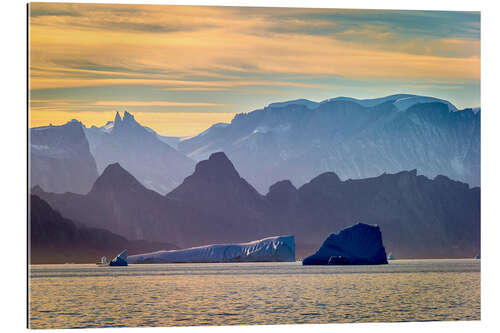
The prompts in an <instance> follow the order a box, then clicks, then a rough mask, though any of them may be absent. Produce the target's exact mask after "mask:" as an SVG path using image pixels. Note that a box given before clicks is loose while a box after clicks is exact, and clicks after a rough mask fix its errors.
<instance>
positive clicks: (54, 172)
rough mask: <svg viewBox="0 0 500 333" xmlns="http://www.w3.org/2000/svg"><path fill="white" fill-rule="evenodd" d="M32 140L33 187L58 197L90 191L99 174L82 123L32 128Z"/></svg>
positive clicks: (30, 146)
mask: <svg viewBox="0 0 500 333" xmlns="http://www.w3.org/2000/svg"><path fill="white" fill-rule="evenodd" d="M29 136H30V138H29V148H30V150H29V153H30V154H29V158H30V160H29V162H30V177H31V178H30V187H32V186H35V185H39V186H41V187H42V188H43V189H44V190H45V191H49V192H56V193H63V192H74V193H87V192H88V191H89V190H90V187H91V186H92V184H93V183H94V181H95V180H96V179H97V176H98V173H97V167H96V162H95V160H94V157H93V156H92V155H91V153H90V150H89V144H88V142H87V139H86V137H85V134H84V131H83V126H82V124H81V123H80V122H78V121H76V120H73V121H70V122H68V123H67V124H65V125H62V126H52V125H50V126H43V127H35V128H31V129H30V130H29Z"/></svg>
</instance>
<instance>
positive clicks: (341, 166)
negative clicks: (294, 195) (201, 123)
mask: <svg viewBox="0 0 500 333" xmlns="http://www.w3.org/2000/svg"><path fill="white" fill-rule="evenodd" d="M178 147H179V150H180V151H181V152H183V153H184V154H186V155H187V156H188V157H190V158H192V159H194V160H196V161H201V160H203V159H206V158H207V157H208V156H210V154H211V153H213V152H217V151H224V152H225V153H226V154H227V156H228V157H229V158H230V159H231V161H233V163H234V164H235V166H236V168H237V169H238V170H239V172H240V173H241V175H242V176H243V177H244V178H245V179H246V180H247V181H248V182H250V183H251V184H252V185H253V186H255V188H256V189H257V190H258V191H259V192H260V193H266V192H267V191H268V189H269V186H270V185H272V184H274V183H275V182H277V181H279V180H282V179H289V180H290V181H291V182H292V183H293V184H294V185H295V186H301V185H303V184H305V183H306V182H307V181H308V180H310V179H311V178H312V177H314V176H316V175H318V174H320V173H323V172H327V171H334V172H335V173H336V174H337V175H339V177H340V178H341V179H350V178H351V179H356V178H358V179H360V178H366V177H374V176H378V175H380V174H382V173H384V172H388V173H395V172H399V171H401V170H411V169H415V168H416V169H418V170H419V172H420V173H421V174H423V175H426V176H428V177H431V178H434V177H436V176H437V175H446V176H448V177H450V178H452V179H456V180H460V181H462V182H465V183H468V184H470V185H471V186H478V185H479V183H480V111H479V110H473V109H464V110H457V108H456V107H455V106H453V105H452V104H451V103H450V102H448V101H444V100H441V99H437V98H433V97H425V96H416V95H403V94H399V95H392V96H387V97H383V98H378V99H368V100H358V99H354V98H347V97H338V98H333V99H329V100H325V101H323V102H320V103H316V102H312V101H308V100H303V99H302V100H294V101H288V102H283V103H273V104H270V105H269V106H267V107H265V108H263V109H260V110H255V111H252V112H249V113H241V114H238V115H236V116H235V117H234V119H233V120H232V121H231V123H230V124H216V125H214V126H212V127H211V128H209V129H208V130H206V131H204V132H202V133H200V134H199V135H197V136H194V137H192V138H189V139H186V140H182V141H180V142H179V143H178Z"/></svg>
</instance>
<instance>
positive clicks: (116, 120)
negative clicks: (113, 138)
mask: <svg viewBox="0 0 500 333" xmlns="http://www.w3.org/2000/svg"><path fill="white" fill-rule="evenodd" d="M121 121H122V117H120V112H118V111H116V115H115V121H114V124H115V125H117V124H119V123H120V122H121ZM108 123H109V122H108Z"/></svg>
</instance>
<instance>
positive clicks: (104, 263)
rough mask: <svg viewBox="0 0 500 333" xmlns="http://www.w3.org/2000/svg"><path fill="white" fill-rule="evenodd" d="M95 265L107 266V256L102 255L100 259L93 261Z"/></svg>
mask: <svg viewBox="0 0 500 333" xmlns="http://www.w3.org/2000/svg"><path fill="white" fill-rule="evenodd" d="M95 264H96V265H97V266H109V263H108V258H106V257H102V258H101V261H98V262H96V263H95Z"/></svg>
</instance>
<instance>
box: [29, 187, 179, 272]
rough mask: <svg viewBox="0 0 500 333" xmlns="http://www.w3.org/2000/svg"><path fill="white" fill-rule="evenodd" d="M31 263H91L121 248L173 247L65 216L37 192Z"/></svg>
mask: <svg viewBox="0 0 500 333" xmlns="http://www.w3.org/2000/svg"><path fill="white" fill-rule="evenodd" d="M30 208H31V210H30V228H29V235H30V244H29V249H30V251H29V253H30V263H31V264H40V263H43V264H50V263H68V262H71V263H92V262H96V260H98V259H100V258H101V256H103V255H105V256H107V257H108V258H112V257H113V256H115V255H116V254H117V253H119V252H121V251H122V250H123V249H127V250H128V252H129V253H130V254H137V253H143V252H148V251H158V250H164V249H176V248H177V247H176V246H175V245H172V244H168V243H154V242H150V241H129V240H127V239H126V238H124V237H122V236H119V235H117V234H115V233H112V232H110V231H108V230H104V229H99V228H89V227H85V226H82V225H79V224H75V223H74V222H73V221H71V220H69V219H66V218H64V217H62V216H61V214H59V212H57V211H55V210H53V209H52V207H50V205H49V204H48V203H47V202H45V201H44V200H42V199H40V198H39V197H38V196H36V195H31V196H30Z"/></svg>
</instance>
